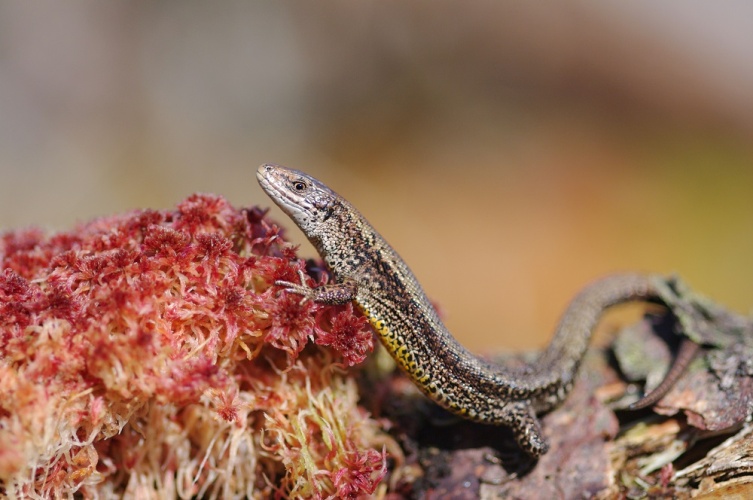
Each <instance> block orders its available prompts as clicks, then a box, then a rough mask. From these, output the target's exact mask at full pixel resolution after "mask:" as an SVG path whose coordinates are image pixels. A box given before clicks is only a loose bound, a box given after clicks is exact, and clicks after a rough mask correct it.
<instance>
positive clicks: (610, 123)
mask: <svg viewBox="0 0 753 500" xmlns="http://www.w3.org/2000/svg"><path fill="white" fill-rule="evenodd" d="M751 20H753V4H752V3H750V2H746V1H744V0H738V1H733V2H728V3H727V4H726V6H725V8H724V9H721V8H719V7H718V6H715V5H712V4H709V3H706V2H701V1H700V0H688V1H683V2H664V3H659V4H657V3H655V2H650V1H648V0H639V1H633V2H577V3H576V2H554V1H548V2H529V3H522V2H461V1H454V2H420V1H408V2H346V1H344V0H343V1H337V2H334V1H329V0H325V1H318V2H297V3H293V2H286V1H282V2H264V3H262V2H257V3H251V2H241V1H231V2H222V3H218V2H178V1H166V2H133V1H118V0H114V1H108V2H94V1H79V0H74V1H70V2H65V3H62V2H56V1H53V0H45V1H41V0H40V1H36V2H28V3H27V2H12V1H7V2H5V1H4V2H0V229H3V230H7V229H12V228H20V227H24V226H29V225H35V226H41V227H43V228H48V229H51V230H55V229H68V228H71V227H73V226H74V225H75V223H76V222H77V221H83V220H87V219H90V218H92V217H96V216H100V215H106V214H111V213H115V212H121V211H125V210H129V209H133V208H147V207H149V208H167V207H172V206H174V205H175V203H176V202H178V201H179V200H181V199H182V198H184V197H185V196H187V195H189V194H190V193H193V192H196V191H204V192H215V193H220V194H222V195H224V196H226V197H227V198H228V199H229V200H230V201H231V202H233V203H234V204H236V205H239V206H244V205H252V204H260V205H265V206H266V205H269V204H270V202H269V200H268V199H267V198H266V197H265V196H264V195H263V194H262V192H261V191H260V189H259V188H258V187H257V185H256V180H255V176H254V171H255V169H256V166H257V165H258V164H260V163H263V162H275V163H281V164H285V165H289V166H294V167H297V168H300V169H303V170H306V171H308V172H310V173H312V174H313V175H315V176H317V177H319V178H321V179H322V180H324V181H326V182H327V183H328V184H330V185H331V186H332V187H333V188H335V190H337V191H339V192H340V193H341V194H344V195H345V196H346V197H347V198H348V199H349V200H350V201H351V202H353V203H354V204H355V205H356V206H357V207H359V208H360V210H361V211H362V212H363V213H364V214H366V216H367V217H368V218H369V219H370V220H371V222H372V223H373V224H374V225H375V226H376V227H377V228H378V230H379V231H380V232H381V233H382V234H383V235H385V236H386V237H387V239H388V240H389V241H390V242H391V243H392V244H393V246H394V247H396V248H397V249H398V251H400V252H401V253H402V255H403V256H404V258H405V259H406V260H407V261H408V263H409V264H410V265H411V266H412V267H413V269H414V271H415V272H416V274H417V275H418V277H419V279H420V280H421V281H422V282H423V283H424V285H425V288H426V289H427V291H428V292H429V294H430V295H431V297H432V298H433V299H434V300H435V301H436V302H437V303H438V304H439V305H440V307H441V309H442V311H443V312H444V314H445V317H446V318H447V322H448V324H449V326H450V328H451V329H452V330H453V331H454V332H455V334H456V335H457V336H458V337H459V338H460V339H461V340H462V341H463V342H464V343H466V344H467V345H469V346H470V347H471V348H473V349H477V350H487V351H488V350H494V349H500V348H509V349H517V348H523V347H535V346H540V345H542V344H543V343H544V342H545V341H546V339H547V338H548V337H549V336H550V335H551V331H552V329H553V327H554V325H555V323H556V320H557V317H558V315H559V314H560V313H561V311H562V310H563V309H564V307H565V305H566V303H567V302H568V300H569V299H570V298H571V297H572V295H573V294H574V293H575V292H576V291H577V290H578V289H579V288H580V287H581V286H583V285H584V284H585V283H587V282H589V281H590V280H592V279H594V278H596V277H598V276H601V275H604V274H607V273H610V272H614V271H620V270H641V271H656V272H677V273H679V274H681V275H682V276H683V277H685V278H686V280H687V281H689V283H690V284H691V285H692V286H694V287H695V288H696V289H698V290H702V291H704V292H705V293H706V294H708V295H709V296H711V297H712V298H714V299H716V300H718V301H720V302H723V303H725V304H728V305H729V306H731V307H732V308H733V309H735V310H738V311H740V312H748V311H750V310H751V308H753V264H752V263H751V258H752V257H753V30H752V29H751V28H750V26H751ZM274 213H275V214H276V216H277V217H278V219H279V220H281V221H284V223H285V224H288V222H287V220H284V216H282V215H281V214H280V212H277V211H275V212H274ZM288 225H289V224H288ZM290 235H291V236H293V237H294V238H296V239H297V240H298V241H302V238H301V236H300V234H299V233H298V232H297V230H294V229H292V228H291V231H290ZM303 252H304V253H305V254H306V255H309V256H310V255H313V253H314V252H313V250H312V249H311V247H308V246H304V247H303Z"/></svg>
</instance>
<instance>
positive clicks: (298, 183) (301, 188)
mask: <svg viewBox="0 0 753 500" xmlns="http://www.w3.org/2000/svg"><path fill="white" fill-rule="evenodd" d="M293 189H295V190H296V191H298V192H299V193H300V192H301V191H305V190H306V183H305V182H303V181H295V182H294V183H293Z"/></svg>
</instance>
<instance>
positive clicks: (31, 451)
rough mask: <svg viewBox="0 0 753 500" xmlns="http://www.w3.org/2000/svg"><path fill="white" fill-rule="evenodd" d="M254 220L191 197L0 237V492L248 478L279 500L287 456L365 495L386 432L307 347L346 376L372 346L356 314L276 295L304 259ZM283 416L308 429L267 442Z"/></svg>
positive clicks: (247, 484) (221, 491)
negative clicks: (163, 206) (306, 458)
mask: <svg viewBox="0 0 753 500" xmlns="http://www.w3.org/2000/svg"><path fill="white" fill-rule="evenodd" d="M265 214H266V212H265V211H263V210H261V209H258V208H251V209H244V210H238V209H235V208H233V207H232V206H231V205H230V204H229V203H228V202H227V201H226V200H224V199H223V198H221V197H218V196H213V195H206V194H197V195H193V196H191V197H189V198H188V199H186V200H185V201H183V202H181V203H180V204H179V205H178V207H177V209H176V210H166V211H153V210H146V211H136V212H132V213H129V214H125V215H121V216H113V217H107V218H102V219H97V220H94V221H91V222H89V223H86V224H83V225H81V226H79V227H77V228H76V229H75V230H74V231H72V232H69V233H58V234H53V235H46V234H44V233H43V232H41V231H38V230H33V229H32V230H24V231H11V232H7V233H4V234H2V235H0V493H4V494H11V496H12V495H21V494H23V495H32V494H34V495H43V496H44V495H50V494H52V492H55V494H64V495H67V494H72V493H73V492H75V491H79V492H83V493H84V495H85V496H86V495H94V494H98V495H99V496H108V494H109V493H112V494H127V495H133V496H139V495H141V494H149V492H151V494H152V495H154V493H155V491H158V492H161V493H163V494H166V495H168V496H176V495H177V496H194V495H196V496H204V495H208V496H223V495H238V494H240V495H253V494H257V493H259V491H261V490H258V488H259V487H260V486H259V485H264V484H266V483H265V481H264V480H263V479H262V478H266V479H267V480H277V481H279V484H280V485H287V486H281V487H280V488H281V489H279V490H278V491H288V492H291V491H296V489H295V487H294V486H291V485H293V484H297V483H296V482H297V481H298V480H299V479H298V478H299V476H298V474H301V471H302V469H299V468H297V467H293V466H290V467H288V466H287V465H286V467H285V468H280V464H288V463H289V464H292V463H293V462H292V461H287V460H288V458H289V457H292V456H293V455H295V454H296V453H301V452H304V450H303V449H301V448H298V449H297V450H296V446H298V447H306V449H307V450H308V451H306V452H305V453H308V454H309V455H310V462H307V463H309V465H311V464H317V465H316V467H319V468H321V471H320V472H317V473H315V474H314V475H313V476H311V479H312V480H313V481H315V482H316V484H315V485H314V486H315V487H314V490H312V491H316V492H317V494H320V495H323V496H328V495H338V496H340V497H343V498H347V497H354V496H357V495H359V494H364V493H365V494H369V493H371V492H373V491H374V488H375V487H376V485H377V484H378V482H379V481H380V479H381V477H382V476H383V475H384V472H385V466H384V452H381V453H380V452H379V451H376V449H374V447H373V445H372V444H370V443H372V442H374V443H376V442H380V443H381V442H383V441H384V436H382V437H381V438H380V439H375V438H374V435H375V434H376V433H377V425H376V423H375V422H373V421H372V420H370V419H369V418H368V417H366V416H365V415H364V414H363V413H362V412H360V411H358V410H357V409H356V404H357V400H358V398H357V395H355V393H354V391H355V389H354V385H352V383H351V382H346V379H344V378H342V376H341V375H339V374H334V373H332V372H331V370H330V369H329V368H328V367H329V366H330V365H332V364H333V363H334V362H335V361H336V358H333V357H332V356H330V355H329V354H325V355H322V354H321V353H323V352H325V351H321V350H320V348H318V347H316V346H313V345H312V343H311V342H310V340H314V341H315V343H316V344H318V345H320V346H331V348H332V349H333V351H334V352H336V353H337V355H338V356H339V358H337V359H341V360H342V361H343V362H344V363H345V364H346V365H353V364H356V363H359V362H361V361H362V360H363V359H364V357H365V356H366V354H367V353H368V352H369V351H370V350H371V349H372V348H373V337H372V335H371V333H370V331H369V330H368V328H367V326H366V321H365V319H364V318H363V317H361V316H359V315H357V314H356V313H355V312H354V311H353V307H352V306H346V307H339V308H332V307H326V306H322V305H319V304H315V303H312V302H310V301H302V300H301V297H300V296H297V295H294V294H289V293H286V292H281V291H280V289H279V287H276V286H274V282H275V281H277V280H287V281H297V280H298V279H299V277H298V271H299V270H303V269H304V263H303V262H302V261H300V260H298V259H297V258H296V256H295V248H294V247H292V246H290V245H288V244H287V243H286V242H285V241H284V239H283V237H282V231H281V230H280V229H279V228H278V227H277V226H276V225H273V224H270V223H269V222H268V221H267V220H266V218H265ZM309 284H313V282H310V283H309ZM307 346H310V347H309V350H310V352H309V354H306V353H305V352H304V349H305V348H306V347H307ZM307 352H308V351H307ZM317 353H319V354H317ZM302 356H303V357H305V369H304V368H301V366H302V365H301V364H300V363H301V357H302ZM323 373H330V375H327V377H325V378H324V379H321V380H323V382H321V383H318V384H315V385H312V384H311V382H310V381H311V380H320V377H321V376H322V375H321V374H323ZM338 373H339V372H338ZM294 374H295V375H294ZM327 384H334V385H335V386H336V387H337V389H334V391H335V392H332V391H333V389H332V388H331V387H329V386H328V385H327ZM338 391H339V392H338ZM331 399H338V400H340V401H341V403H340V406H336V407H330V406H328V405H329V403H326V401H330V400H331ZM317 401H318V402H317ZM312 405H314V406H313V407H315V408H317V409H315V411H314V410H311V408H313V407H312ZM317 405H319V406H317ZM322 405H323V406H322ZM308 411H314V413H316V414H317V415H319V417H316V418H313V419H308V417H303V415H306V414H307V413H306V412H308ZM265 413H266V414H267V415H275V417H274V418H272V419H271V420H270V419H265V418H264V416H263V415H264V414H265ZM295 415H299V417H295ZM211 416H213V417H214V418H208V417H211ZM292 418H303V420H302V421H305V422H308V423H307V424H306V425H308V426H310V428H308V429H301V431H302V432H303V433H302V434H300V436H299V437H301V439H300V440H293V441H291V442H290V443H288V444H286V445H285V446H283V447H277V446H272V445H270V444H269V443H267V444H266V445H264V443H263V440H264V437H263V436H264V430H265V429H266V432H267V435H272V434H274V433H275V432H277V433H279V435H281V436H282V435H287V434H286V433H287V432H289V431H290V429H291V428H290V427H289V426H290V424H291V421H290V420H289V419H292ZM323 419H324V420H323ZM327 419H331V420H334V422H333V423H327V422H328V420H327ZM331 425H334V426H340V427H339V429H340V430H339V431H338V432H336V433H332V436H335V438H333V439H334V441H332V442H329V441H328V442H329V446H330V448H326V447H324V448H321V449H319V448H317V446H316V445H315V443H313V442H311V441H310V440H311V439H312V438H313V437H314V436H315V435H316V434H317V433H321V432H324V433H325V434H326V433H327V431H326V429H327V428H329V427H328V426H331ZM291 432H292V431H291ZM240 443H246V444H243V445H241V444H240ZM320 444H321V443H320ZM262 445H264V446H267V449H268V451H266V452H264V453H263V454H259V450H260V449H262ZM380 447H381V446H380ZM317 449H318V450H319V451H315V450H317ZM312 450H314V451H312ZM286 457H287V458H286ZM286 461H287V462H286ZM273 464H277V465H273ZM30 467H35V468H34V469H30ZM210 469H211V470H214V471H215V472H213V473H211V474H210V473H208V471H209V470H210ZM129 477H132V478H138V479H132V480H130V481H129ZM231 477H232V478H233V479H232V480H230V478H231ZM220 478H221V479H220ZM142 487H146V488H147V489H146V490H144V491H142V490H139V488H142ZM134 488H136V489H134ZM171 488H172V489H171ZM262 490H265V488H262ZM265 491H266V490H265ZM64 492H68V493H64ZM255 492H256V493H255ZM267 493H269V491H267ZM262 494H264V493H263V491H262Z"/></svg>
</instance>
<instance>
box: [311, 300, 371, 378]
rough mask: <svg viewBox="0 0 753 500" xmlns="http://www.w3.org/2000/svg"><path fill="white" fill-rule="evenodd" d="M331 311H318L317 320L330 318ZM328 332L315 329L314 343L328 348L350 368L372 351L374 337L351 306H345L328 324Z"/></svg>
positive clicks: (364, 320) (361, 317) (364, 321)
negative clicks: (336, 353) (339, 356)
mask: <svg viewBox="0 0 753 500" xmlns="http://www.w3.org/2000/svg"><path fill="white" fill-rule="evenodd" d="M331 314H332V311H331V310H322V311H319V314H318V319H319V320H320V321H321V320H323V319H324V318H325V316H331ZM328 323H330V327H329V330H326V329H322V328H319V329H317V333H318V335H317V337H316V343H317V344H319V345H324V346H330V347H332V348H333V349H334V350H335V351H337V352H338V353H339V354H340V355H341V356H342V357H343V361H345V364H346V365H348V366H352V365H355V364H358V363H360V362H362V361H363V360H364V359H366V356H367V355H368V354H369V353H370V352H371V351H372V350H373V349H374V335H373V334H372V332H371V328H370V327H369V326H368V321H367V320H366V318H365V317H363V316H362V315H360V314H355V312H354V311H353V304H347V305H346V306H343V307H342V308H341V310H339V311H338V312H337V313H336V314H335V315H334V317H333V318H332V319H331V320H330V321H329V322H328Z"/></svg>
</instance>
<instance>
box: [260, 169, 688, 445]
mask: <svg viewBox="0 0 753 500" xmlns="http://www.w3.org/2000/svg"><path fill="white" fill-rule="evenodd" d="M257 178H258V180H259V183H260V184H261V186H262V188H263V189H264V190H265V191H266V192H267V194H268V195H269V196H270V197H271V198H272V200H274V202H275V203H276V204H277V205H279V206H280V208H282V210H283V211H284V212H285V213H286V214H287V215H289V216H290V217H291V218H292V219H293V220H294V221H295V223H296V224H297V225H298V226H299V227H300V228H301V230H302V231H303V232H304V234H305V235H306V236H307V237H308V239H309V240H310V241H311V243H312V244H313V245H314V246H315V247H316V249H317V250H318V251H319V253H320V254H321V256H322V257H323V258H324V260H325V262H326V263H327V265H328V266H329V268H330V270H331V271H332V273H333V274H334V277H335V279H336V281H337V283H336V284H331V285H326V286H320V287H317V288H310V287H308V286H306V285H305V281H304V280H303V276H301V284H296V283H290V282H282V281H281V282H278V283H277V284H278V285H281V286H284V287H285V288H286V290H287V291H289V292H292V293H297V294H300V295H302V296H304V297H306V298H307V299H310V300H314V301H316V302H321V303H326V304H345V303H348V302H350V301H354V302H355V303H356V305H357V306H358V308H359V309H360V310H361V311H362V312H363V314H364V315H365V316H366V317H367V318H368V320H369V322H370V323H371V325H372V326H373V328H374V329H375V330H376V332H377V333H378V335H379V337H380V339H381V341H382V343H383V344H384V346H385V347H386V348H387V350H388V351H389V352H390V354H391V355H392V356H393V357H394V358H395V361H397V363H398V365H399V366H400V367H401V368H402V369H403V370H404V371H405V373H407V374H408V376H409V377H410V378H411V379H412V380H413V382H414V383H415V384H416V385H417V386H418V387H419V388H420V389H421V390H422V391H423V392H424V393H425V394H426V395H427V396H428V397H429V398H431V399H432V400H434V401H435V402H437V403H438V404H439V405H441V406H443V407H445V408H447V409H449V410H450V411H452V412H453V413H456V414H458V415H460V416H462V417H465V418H468V419H471V420H475V421H478V422H483V423H488V424H501V425H506V426H509V427H510V428H512V430H513V433H514V435H515V437H516V439H517V441H518V443H519V444H520V446H521V447H522V448H523V449H524V450H525V451H526V452H527V453H529V454H530V455H531V456H533V457H538V456H540V455H542V454H543V453H546V451H547V450H548V447H549V446H548V443H547V442H546V441H545V440H544V438H543V435H542V431H541V425H540V423H539V420H538V418H537V417H536V414H537V413H541V412H544V411H547V410H550V409H552V408H553V407H554V406H556V405H558V404H559V403H560V402H562V401H563V400H564V399H565V397H566V396H567V394H568V392H569V391H570V389H571V388H572V385H573V381H574V377H575V374H576V372H577V369H578V366H579V364H580V361H581V359H582V357H583V355H584V353H585V351H586V349H587V347H588V343H589V341H590V338H591V332H592V330H593V328H594V327H595V325H596V323H597V322H598V320H599V318H600V316H601V314H602V313H603V311H604V310H605V309H606V308H608V307H610V306H613V305H615V304H618V303H622V302H627V301H632V300H649V301H657V300H658V297H657V294H656V290H655V287H654V285H653V278H652V277H651V276H645V275H638V274H624V275H615V276H609V277H606V278H604V279H602V280H600V281H597V282H595V283H593V284H591V285H590V286H588V287H586V288H585V289H583V290H582V291H581V292H580V293H579V294H578V295H577V296H576V297H575V299H574V300H573V301H572V302H571V303H570V305H569V306H568V309H567V311H565V314H564V315H563V317H562V319H561V321H560V324H559V326H558V328H557V331H556V333H555V335H554V338H553V340H552V342H551V343H550V345H549V346H548V348H547V349H546V351H544V352H543V353H542V354H541V356H540V357H539V359H538V360H537V362H536V363H534V364H533V365H531V366H529V367H527V368H525V369H522V370H519V369H518V370H513V369H509V368H505V367H504V366H499V365H495V364H492V363H489V362H487V361H484V360H482V359H479V358H477V357H476V356H474V355H473V354H472V353H471V352H469V351H468V350H467V349H465V348H464V347H463V346H462V345H460V344H459V343H458V341H457V340H455V338H454V337H453V336H452V335H451V334H450V332H449V331H448V330H447V328H446V327H445V326H444V324H443V323H442V321H441V320H440V319H439V317H438V316H437V313H436V311H435V310H434V308H433V307H432V305H431V303H430V302H429V300H428V299H427V297H426V294H425V293H424V291H423V289H422V288H421V285H420V284H419V283H418V280H416V277H415V276H414V275H413V273H412V272H411V270H410V269H409V268H408V266H407V265H406V264H405V262H403V260H402V259H401V258H400V256H399V255H398V254H397V252H395V251H394V250H393V249H392V247H390V245H389V244H388V243H387V242H386V241H385V240H384V238H382V237H381V236H380V235H379V233H377V232H376V230H374V228H373V227H371V225H370V224H369V223H368V222H367V221H366V219H365V218H364V217H363V216H362V215H361V214H360V213H359V212H358V211H357V210H356V209H355V208H353V206H352V205H351V204H350V203H348V202H347V201H346V200H345V199H343V198H342V197H340V196H339V195H337V194H336V193H334V192H333V191H332V190H330V189H329V188H328V187H327V186H325V185H324V184H322V183H321V182H319V181H317V180H316V179H314V178H312V177H310V176H308V175H306V174H304V173H302V172H299V171H297V170H292V169H288V168H285V167H281V166H277V165H262V166H261V167H259V170H258V171H257ZM685 358H688V359H685ZM690 359H692V356H689V357H687V356H686V357H683V364H680V363H676V367H675V368H674V369H673V370H672V371H671V372H670V375H669V376H668V377H667V379H666V380H665V383H662V385H661V386H660V389H661V391H662V392H659V391H655V392H654V393H651V394H648V395H647V396H646V397H644V399H643V400H641V401H639V402H638V403H636V405H643V403H644V402H645V401H647V400H649V398H651V400H652V401H655V400H657V399H659V397H661V396H662V395H663V394H664V393H665V392H666V391H668V390H669V388H670V387H671V385H672V383H674V381H675V380H676V379H677V378H678V377H679V376H680V374H681V373H682V368H684V366H685V365H687V363H688V362H689V360H690ZM649 404H650V403H649Z"/></svg>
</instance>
